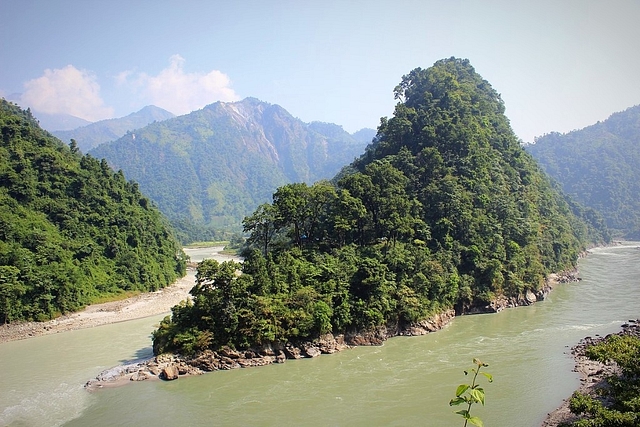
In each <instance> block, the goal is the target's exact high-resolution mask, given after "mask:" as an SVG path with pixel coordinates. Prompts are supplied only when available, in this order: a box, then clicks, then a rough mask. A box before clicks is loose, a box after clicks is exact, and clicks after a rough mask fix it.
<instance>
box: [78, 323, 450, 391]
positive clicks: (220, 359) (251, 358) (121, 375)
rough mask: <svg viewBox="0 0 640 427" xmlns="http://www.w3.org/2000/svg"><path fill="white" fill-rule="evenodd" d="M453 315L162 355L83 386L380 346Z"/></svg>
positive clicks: (117, 369)
mask: <svg viewBox="0 0 640 427" xmlns="http://www.w3.org/2000/svg"><path fill="white" fill-rule="evenodd" d="M454 317H455V311H454V310H447V311H445V312H443V313H440V314H437V315H434V316H432V317H431V318H429V319H426V320H424V321H422V322H419V323H416V324H414V325H411V326H410V327H409V328H405V329H398V328H387V327H381V328H378V329H376V330H375V331H371V332H367V333H353V334H347V335H337V336H334V335H333V334H325V335H323V336H321V337H319V338H317V339H315V340H313V341H304V342H301V343H296V344H293V343H286V344H280V343H274V344H268V345H264V346H261V347H258V348H251V349H248V350H243V351H236V350H234V349H232V348H229V347H223V348H222V349H220V350H218V351H211V350H205V351H203V352H200V353H198V354H197V355H195V356H192V357H186V356H181V355H175V354H161V355H158V356H156V357H153V358H151V359H148V360H143V361H140V362H137V363H133V364H129V365H124V366H118V367H115V368H111V369H107V370H105V371H103V372H101V373H100V374H98V376H97V377H96V378H94V379H92V380H89V381H88V382H87V383H86V384H85V387H86V388H87V389H88V390H96V389H100V388H103V387H117V386H121V385H124V384H127V383H130V382H135V381H144V380H149V379H156V380H157V379H162V380H165V381H173V380H176V379H178V378H180V377H182V376H191V375H201V374H204V373H206V372H212V371H220V370H230V369H238V368H249V367H256V366H265V365H271V364H274V363H285V362H286V361H287V360H296V359H302V358H313V357H318V356H320V355H322V354H333V353H337V352H339V351H342V350H346V349H349V348H353V347H355V346H367V345H382V343H384V341H386V340H387V339H389V338H391V337H394V336H400V335H403V336H417V335H425V334H428V333H431V332H435V331H438V330H440V329H442V328H443V327H445V326H446V325H447V324H448V323H449V322H450V321H451V320H452V319H453V318H454Z"/></svg>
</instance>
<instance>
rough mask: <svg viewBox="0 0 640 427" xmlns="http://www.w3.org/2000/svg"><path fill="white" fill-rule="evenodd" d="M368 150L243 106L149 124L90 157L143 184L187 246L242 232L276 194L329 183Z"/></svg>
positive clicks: (323, 129)
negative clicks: (208, 231) (216, 233)
mask: <svg viewBox="0 0 640 427" xmlns="http://www.w3.org/2000/svg"><path fill="white" fill-rule="evenodd" d="M368 142H370V140H369V141H362V140H361V139H358V138H355V137H353V136H351V135H350V134H349V133H347V132H345V131H344V130H343V129H342V128H341V127H340V126H337V125H333V124H328V123H311V124H307V123H303V122H302V121H300V120H299V119H296V118H294V117H293V116H291V114H289V113H288V112H287V111H286V110H284V109H283V108H282V107H280V106H278V105H272V104H268V103H266V102H261V101H259V100H257V99H254V98H247V99H245V100H243V101H240V102H232V103H224V102H217V103H215V104H211V105H209V106H207V107H205V108H203V109H202V110H198V111H194V112H192V113H190V114H187V115H184V116H180V117H176V118H173V119H169V120H166V121H163V122H160V123H154V124H151V125H149V126H147V127H145V128H143V129H140V130H137V131H135V132H130V133H128V134H127V135H125V136H124V137H122V138H121V139H119V140H117V141H115V142H111V143H107V144H103V145H101V146H99V147H97V148H96V149H94V150H93V151H91V154H92V155H94V156H96V157H99V158H106V159H107V160H108V162H109V164H110V165H112V166H113V167H114V169H122V170H123V171H124V172H125V174H126V175H127V176H128V177H129V178H131V179H134V180H135V181H136V182H138V183H140V188H141V190H142V191H143V192H144V194H146V195H148V196H149V197H150V198H151V199H152V200H153V201H154V202H155V203H156V204H157V206H158V207H159V209H160V210H161V211H162V212H163V213H164V214H165V215H167V216H168V217H169V219H170V220H171V221H172V223H173V224H174V225H175V226H176V227H177V228H178V229H179V230H180V231H181V238H182V239H183V240H184V241H190V240H202V239H203V237H202V236H201V235H199V233H200V232H202V230H203V228H206V227H212V228H224V227H229V228H233V227H235V229H236V230H238V231H239V230H240V224H241V221H242V218H244V217H245V216H246V215H248V214H250V213H251V212H252V211H253V210H254V209H255V208H256V207H257V206H258V205H259V204H261V203H265V202H268V201H270V200H271V194H272V193H273V192H274V191H275V189H276V188H278V187H279V186H281V185H284V184H287V183H290V182H307V183H312V182H315V181H317V180H319V179H323V178H330V177H332V176H333V175H335V174H336V173H337V172H338V171H339V170H340V168H341V167H343V166H344V165H346V164H348V163H349V162H351V161H352V160H353V159H354V158H355V157H356V156H358V155H360V154H361V153H362V152H363V150H364V147H365V146H366V144H367V143H368Z"/></svg>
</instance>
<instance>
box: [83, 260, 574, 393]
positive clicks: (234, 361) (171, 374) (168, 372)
mask: <svg viewBox="0 0 640 427" xmlns="http://www.w3.org/2000/svg"><path fill="white" fill-rule="evenodd" d="M579 280H580V278H579V277H578V271H577V270H570V271H566V272H562V273H558V274H551V275H550V276H549V277H548V278H547V280H546V282H545V286H544V287H543V289H542V290H540V291H538V292H537V293H533V292H527V294H526V295H522V296H520V297H518V298H511V299H507V298H502V299H498V300H496V301H494V302H492V303H491V304H489V305H486V306H475V307H473V308H472V309H469V310H467V311H465V312H464V313H462V314H476V313H497V312H499V311H502V310H503V309H505V308H512V307H518V306H524V305H530V304H533V303H535V302H537V301H542V300H544V299H545V298H546V297H547V295H548V294H549V292H551V290H552V289H553V287H554V286H555V285H557V284H558V283H568V282H575V281H579ZM457 314H458V315H459V314H461V313H456V311H455V310H453V309H450V310H446V311H445V312H443V313H439V314H436V315H434V316H432V317H431V318H429V319H426V320H423V321H421V322H418V323H416V324H412V325H409V326H408V327H405V328H400V327H398V326H397V325H396V326H395V327H380V328H377V329H376V330H374V331H370V332H360V333H351V334H346V335H338V336H334V335H332V334H326V335H323V336H321V337H319V338H317V339H315V340H313V341H306V342H301V343H295V344H294V343H286V344H280V343H272V344H269V345H267V346H262V347H259V348H252V349H248V350H244V351H236V350H233V349H231V348H228V347H225V348H223V349H221V350H219V351H217V352H215V351H211V350H207V351H204V352H201V353H199V354H197V355H196V356H193V357H186V356H182V355H176V354H162V355H158V356H156V357H153V358H151V359H148V360H143V361H139V362H137V363H133V364H129V365H124V366H118V367H115V368H111V369H107V370H105V371H103V372H101V373H100V374H98V375H97V376H96V378H94V379H91V380H89V381H88V382H87V383H86V384H85V387H86V388H87V389H88V390H96V389H100V388H103V387H117V386H121V385H124V384H128V383H130V382H135V381H144V380H157V379H162V380H168V381H172V380H176V379H178V378H180V377H182V376H191V375H201V374H203V373H206V372H212V371H218V370H229V369H237V368H248V367H255V366H264V365H270V364H273V363H285V362H286V361H287V360H288V359H301V358H310V357H317V356H320V355H321V354H332V353H336V352H338V351H342V350H345V349H349V348H352V347H355V346H370V345H382V344H383V343H384V341H386V340H387V339H389V338H391V337H395V336H417V335H425V334H428V333H431V332H435V331H438V330H440V329H442V328H443V327H445V326H446V325H447V324H448V323H449V322H451V321H452V320H453V319H454V318H455V316H456V315H457Z"/></svg>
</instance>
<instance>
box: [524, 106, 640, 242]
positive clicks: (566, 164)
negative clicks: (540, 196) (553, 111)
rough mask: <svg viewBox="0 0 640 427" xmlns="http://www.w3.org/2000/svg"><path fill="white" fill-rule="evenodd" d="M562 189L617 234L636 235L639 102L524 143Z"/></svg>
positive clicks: (639, 223)
mask: <svg viewBox="0 0 640 427" xmlns="http://www.w3.org/2000/svg"><path fill="white" fill-rule="evenodd" d="M526 149H527V151H529V152H530V153H531V154H532V155H533V156H534V157H535V158H536V160H537V161H538V163H539V164H540V165H541V166H542V168H543V169H544V170H545V171H546V172H547V173H548V174H549V175H551V176H552V177H553V178H554V179H556V180H557V181H558V182H559V183H560V185H561V186H562V188H563V190H564V191H565V192H566V193H567V194H569V195H570V196H571V197H573V198H574V199H575V200H577V201H578V202H580V203H581V204H583V205H584V206H587V207H591V208H593V209H595V210H597V211H598V212H599V213H600V214H601V215H602V216H603V217H604V219H605V221H606V224H607V226H608V227H609V228H611V229H612V230H613V231H614V232H616V233H617V234H618V235H620V236H623V237H626V238H632V239H638V238H640V105H638V106H635V107H631V108H629V109H627V110H625V111H622V112H619V113H615V114H612V115H611V116H610V117H609V118H608V119H607V120H605V121H603V122H598V123H596V124H594V125H592V126H588V127H586V128H584V129H581V130H576V131H573V132H569V133H566V134H560V133H557V132H554V133H550V134H548V135H545V136H543V137H541V138H538V139H537V140H536V142H535V143H534V144H531V145H528V146H526Z"/></svg>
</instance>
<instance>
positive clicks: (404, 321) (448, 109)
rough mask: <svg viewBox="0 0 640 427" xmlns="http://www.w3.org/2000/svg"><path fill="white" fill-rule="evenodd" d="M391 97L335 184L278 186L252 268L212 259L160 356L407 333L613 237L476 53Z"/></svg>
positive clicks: (262, 209)
mask: <svg viewBox="0 0 640 427" xmlns="http://www.w3.org/2000/svg"><path fill="white" fill-rule="evenodd" d="M395 96H396V98H397V99H398V101H399V102H398V104H397V106H396V108H395V113H394V115H393V117H392V118H390V119H388V118H383V119H382V120H381V124H380V127H379V129H378V133H377V136H376V138H375V140H374V142H373V143H372V144H371V145H370V146H369V147H368V149H367V150H366V152H365V153H364V155H362V156H361V157H360V158H359V159H357V160H356V161H354V162H353V163H352V164H351V165H350V166H349V167H347V168H345V169H344V170H343V171H342V172H341V173H340V174H339V176H338V177H336V179H335V181H334V182H327V181H320V182H317V183H315V184H313V185H307V184H304V183H294V184H287V185H284V186H281V187H280V188H278V189H277V190H276V191H275V193H274V194H273V196H272V203H265V204H262V205H260V206H259V207H258V209H257V210H256V211H255V212H254V213H253V214H252V215H250V216H248V217H246V218H245V220H244V223H243V224H244V230H245V232H247V233H249V238H248V240H247V246H246V248H245V251H244V255H245V261H244V263H243V265H242V266H240V265H239V264H235V263H229V262H226V263H222V264H219V263H218V262H216V261H213V260H206V261H204V262H203V263H201V264H200V266H199V268H198V274H197V285H196V286H195V287H194V288H193V290H192V291H191V293H192V295H193V297H194V298H193V302H185V303H184V304H181V305H179V306H176V307H174V309H173V315H172V317H167V318H166V319H165V320H164V321H163V322H162V323H161V325H160V328H159V329H158V330H157V331H156V332H155V333H154V337H153V338H154V351H156V352H163V351H178V352H182V353H192V352H195V351H198V350H203V349H206V348H211V349H216V348H219V347H220V346H224V345H229V346H232V347H235V348H238V349H242V348H247V347H250V346H256V345H260V344H266V343H272V342H281V343H286V342H289V341H291V342H296V341H301V340H308V339H313V338H314V337H317V336H319V335H321V334H324V333H327V332H333V333H349V332H354V331H374V330H377V329H379V328H384V327H386V328H389V329H390V330H396V331H400V330H402V329H403V328H405V327H407V326H409V325H412V324H415V323H416V322H419V321H421V320H424V319H426V318H428V317H429V316H431V315H433V314H437V313H440V312H443V311H445V310H450V309H452V308H455V310H456V311H457V312H458V313H464V312H468V311H471V310H473V309H481V310H482V309H486V307H487V306H488V305H489V304H492V303H496V302H500V301H503V302H504V301H506V302H507V303H509V302H511V303H514V304H515V303H517V304H521V303H527V301H528V300H531V294H535V293H536V292H537V291H539V290H540V289H541V288H542V287H543V286H544V283H545V277H546V276H547V275H548V274H549V273H551V272H556V271H561V270H565V269H569V268H572V267H574V266H575V263H576V260H577V257H578V254H579V253H580V252H581V251H582V250H584V248H585V246H586V244H587V242H592V241H597V242H606V241H608V239H609V236H608V234H607V232H606V230H605V229H604V227H603V225H602V219H601V218H599V216H598V215H597V214H596V213H595V212H593V211H592V210H585V209H582V208H580V207H579V206H578V205H577V204H575V203H573V202H567V201H566V200H565V198H564V197H563V196H562V195H561V194H560V192H559V191H558V190H557V189H556V188H554V186H553V185H552V184H551V183H550V182H549V180H548V178H547V177H546V176H545V175H544V174H543V173H542V171H541V170H540V169H539V168H538V167H537V165H536V163H535V161H534V160H533V159H532V157H531V156H530V155H529V154H527V153H526V152H525V151H524V149H523V148H522V147H521V146H520V144H519V142H518V139H517V138H516V136H515V135H514V133H513V131H512V130H511V128H510V125H509V121H508V119H507V118H506V117H505V115H504V105H503V102H502V100H501V98H500V96H499V95H498V93H497V92H496V91H495V90H494V89H493V88H492V87H491V86H490V84H489V83H488V82H486V81H485V80H483V79H482V77H481V76H480V75H478V74H477V73H476V72H475V70H474V69H473V67H472V66H471V65H470V64H469V62H468V61H467V60H461V59H456V58H451V59H446V60H441V61H439V62H437V63H436V64H435V65H434V66H433V67H431V68H428V69H420V68H417V69H415V70H413V71H411V72H410V73H409V74H407V75H406V76H404V77H403V78H402V81H401V83H400V84H399V85H398V86H397V87H396V88H395ZM238 270H241V271H242V274H237V271H238Z"/></svg>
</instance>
